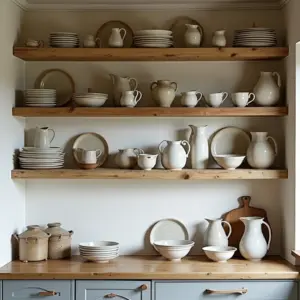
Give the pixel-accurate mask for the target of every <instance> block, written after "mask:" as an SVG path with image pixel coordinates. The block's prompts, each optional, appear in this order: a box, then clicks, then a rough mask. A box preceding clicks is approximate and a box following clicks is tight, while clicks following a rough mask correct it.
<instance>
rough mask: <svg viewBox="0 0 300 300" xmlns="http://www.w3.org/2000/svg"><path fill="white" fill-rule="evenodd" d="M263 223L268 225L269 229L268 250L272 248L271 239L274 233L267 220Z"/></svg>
mask: <svg viewBox="0 0 300 300" xmlns="http://www.w3.org/2000/svg"><path fill="white" fill-rule="evenodd" d="M263 224H264V225H266V226H267V228H268V231H269V240H268V250H269V249H270V245H271V240H272V233H271V228H270V226H269V224H268V223H267V222H265V221H263Z"/></svg>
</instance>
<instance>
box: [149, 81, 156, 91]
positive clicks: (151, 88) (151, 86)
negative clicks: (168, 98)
mask: <svg viewBox="0 0 300 300" xmlns="http://www.w3.org/2000/svg"><path fill="white" fill-rule="evenodd" d="M157 85H158V84H157V82H156V81H154V82H152V83H151V85H150V90H151V91H153V90H154V89H155V88H156V87H157Z"/></svg>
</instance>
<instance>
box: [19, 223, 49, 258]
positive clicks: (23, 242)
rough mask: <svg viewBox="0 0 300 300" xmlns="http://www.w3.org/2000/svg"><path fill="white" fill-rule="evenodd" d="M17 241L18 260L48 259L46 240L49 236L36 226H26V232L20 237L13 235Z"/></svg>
mask: <svg viewBox="0 0 300 300" xmlns="http://www.w3.org/2000/svg"><path fill="white" fill-rule="evenodd" d="M14 236H15V237H16V239H17V240H18V241H19V256H20V260H21V261H24V262H28V261H41V260H47V258H48V240H49V237H50V236H51V235H50V234H49V233H46V232H44V231H43V230H42V229H41V228H40V226H38V225H30V226H27V230H26V231H24V232H23V233H21V234H20V235H17V234H16V235H14Z"/></svg>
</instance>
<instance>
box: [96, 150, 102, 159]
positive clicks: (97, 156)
mask: <svg viewBox="0 0 300 300" xmlns="http://www.w3.org/2000/svg"><path fill="white" fill-rule="evenodd" d="M100 155H101V150H100V149H99V150H96V158H97V159H98V158H99V157H100Z"/></svg>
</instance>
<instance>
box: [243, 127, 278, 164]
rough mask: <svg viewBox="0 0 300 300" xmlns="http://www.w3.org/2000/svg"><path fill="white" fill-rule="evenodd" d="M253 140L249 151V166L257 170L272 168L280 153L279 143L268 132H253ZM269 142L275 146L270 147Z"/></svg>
mask: <svg viewBox="0 0 300 300" xmlns="http://www.w3.org/2000/svg"><path fill="white" fill-rule="evenodd" d="M251 136H252V140H251V143H250V145H249V148H248V150H247V161H248V164H249V165H250V166H251V167H252V168H255V169H267V168H269V167H271V166H272V164H273V162H274V159H275V157H276V155H277V153H278V150H277V149H278V147H277V143H276V141H275V140H274V138H272V137H271V136H268V133H267V132H251ZM269 140H271V141H272V142H273V144H274V148H273V147H272V146H271V145H270V143H269Z"/></svg>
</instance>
